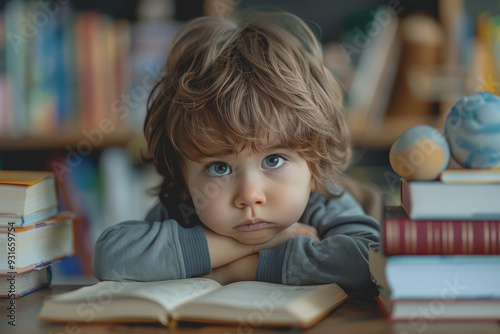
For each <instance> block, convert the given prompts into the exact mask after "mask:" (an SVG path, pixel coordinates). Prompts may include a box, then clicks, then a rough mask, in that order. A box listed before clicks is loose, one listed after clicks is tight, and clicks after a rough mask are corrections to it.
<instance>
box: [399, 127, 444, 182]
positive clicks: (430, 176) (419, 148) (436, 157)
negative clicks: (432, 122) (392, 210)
mask: <svg viewBox="0 0 500 334" xmlns="http://www.w3.org/2000/svg"><path fill="white" fill-rule="evenodd" d="M389 161H390V163H391V166H392V168H393V169H394V171H395V172H396V173H397V174H398V175H399V176H401V177H403V178H405V179H407V180H434V179H436V178H437V177H438V176H439V175H440V174H441V172H442V171H443V170H444V169H445V168H446V167H447V166H448V163H449V162H450V148H449V146H448V143H447V141H446V138H445V137H444V136H443V134H442V133H441V132H440V131H439V130H437V129H435V128H433V127H431V126H428V125H417V126H414V127H411V128H409V129H408V130H406V131H405V132H403V133H402V134H401V135H400V136H399V137H398V139H396V141H395V142H394V144H393V145H392V147H391V151H390V153H389Z"/></svg>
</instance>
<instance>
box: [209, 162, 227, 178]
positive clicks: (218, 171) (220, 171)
mask: <svg viewBox="0 0 500 334" xmlns="http://www.w3.org/2000/svg"><path fill="white" fill-rule="evenodd" d="M207 172H208V173H209V174H212V175H215V176H222V175H228V174H229V173H231V167H229V165H228V164H226V163H225V162H214V163H213V164H211V165H210V166H208V168H207Z"/></svg>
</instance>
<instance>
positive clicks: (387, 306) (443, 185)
mask: <svg viewBox="0 0 500 334" xmlns="http://www.w3.org/2000/svg"><path fill="white" fill-rule="evenodd" d="M448 172H449V171H445V172H443V174H442V175H441V180H440V181H407V180H405V179H401V206H400V207H387V208H386V212H385V218H384V220H383V221H382V224H381V243H380V244H372V245H370V254H369V262H370V271H371V274H372V277H373V279H374V281H375V282H376V284H377V285H378V287H379V296H378V302H379V304H380V305H381V307H382V309H383V310H384V311H385V312H386V314H387V315H388V317H389V318H390V319H391V320H394V321H403V320H415V321H417V320H419V319H421V320H425V321H435V320H441V321H446V320H498V319H500V285H499V284H498V278H499V277H500V206H499V205H498V194H500V179H499V178H498V177H496V176H495V175H497V174H495V172H496V171H495V170H491V171H475V170H460V171H451V173H453V174H454V175H459V176H460V177H459V178H458V179H457V178H454V179H453V180H449V179H447V178H444V176H445V175H447V174H448ZM478 174H482V175H478ZM484 174H486V175H489V176H488V177H485V176H484ZM478 177H479V179H478ZM443 180H444V181H443Z"/></svg>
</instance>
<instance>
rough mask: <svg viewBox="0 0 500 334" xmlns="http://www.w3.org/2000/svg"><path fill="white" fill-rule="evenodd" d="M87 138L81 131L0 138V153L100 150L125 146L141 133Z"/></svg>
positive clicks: (118, 133)
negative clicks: (71, 149)
mask: <svg viewBox="0 0 500 334" xmlns="http://www.w3.org/2000/svg"><path fill="white" fill-rule="evenodd" d="M101 134H102V137H100V136H98V135H95V136H94V138H88V137H87V136H85V135H84V132H82V130H81V129H75V130H73V131H65V132H61V133H54V134H53V135H46V136H40V135H37V136H21V137H18V138H14V137H0V151H16V150H44V149H65V148H66V147H67V146H69V147H72V148H75V149H78V148H79V149H81V150H88V149H89V147H90V148H92V149H102V148H106V147H111V146H126V145H128V144H129V143H130V142H132V141H133V140H136V139H137V138H138V137H141V136H142V133H140V132H138V131H136V130H132V129H128V128H127V129H120V130H115V131H113V132H110V133H102V132H101Z"/></svg>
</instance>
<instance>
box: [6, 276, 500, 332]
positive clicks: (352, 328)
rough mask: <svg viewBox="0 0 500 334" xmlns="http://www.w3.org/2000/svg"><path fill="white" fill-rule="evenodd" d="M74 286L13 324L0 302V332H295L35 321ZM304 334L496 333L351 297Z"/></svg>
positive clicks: (35, 298)
mask: <svg viewBox="0 0 500 334" xmlns="http://www.w3.org/2000/svg"><path fill="white" fill-rule="evenodd" d="M79 287H80V286H76V285H53V286H50V287H46V288H43V289H40V290H38V291H36V292H33V293H31V294H29V295H26V296H24V297H22V298H20V299H16V300H15V324H16V326H15V327H14V326H11V325H9V324H8V321H9V319H8V318H7V314H8V312H9V311H8V310H7V308H8V307H9V305H10V300H8V299H1V300H0V333H1V334H8V333H19V334H21V333H22V334H24V333H26V334H37V333H51V334H81V333H97V334H99V333H141V334H142V333H145V334H148V333H237V334H254V333H255V334H258V333H282V334H285V333H298V332H301V331H300V329H298V328H277V329H274V328H250V327H240V328H238V327H237V326H219V325H204V324H193V323H180V324H179V326H178V327H177V328H170V329H169V328H166V327H163V326H161V325H154V324H153V325H150V324H146V325H145V324H132V325H131V324H113V325H90V324H85V325H84V324H79V325H75V324H71V323H68V324H64V323H63V324H52V323H44V322H40V321H38V320H37V314H38V311H39V310H40V308H41V306H42V302H43V299H44V298H45V297H47V296H50V295H53V294H59V293H63V292H68V291H71V290H74V289H77V288H79ZM303 332H304V333H339V334H350V333H353V334H364V333H367V334H370V333H394V334H410V333H415V334H431V333H454V334H455V333H474V334H481V333H484V334H486V333H488V334H489V333H498V334H500V324H499V323H498V322H477V323H474V322H472V323H471V322H453V323H446V322H442V323H435V322H428V323H423V322H419V323H410V322H401V323H391V322H390V321H388V320H387V319H386V318H385V317H384V315H383V313H382V312H381V310H380V309H379V307H378V305H377V303H376V301H375V300H374V299H371V298H370V299H360V298H351V299H350V300H348V301H347V302H345V303H344V304H342V305H341V306H340V307H339V308H337V309H335V310H334V311H332V312H331V313H330V314H329V315H328V316H327V317H326V318H325V319H323V320H322V321H321V322H320V323H318V324H316V325H315V326H314V327H312V328H309V329H307V330H304V331H303Z"/></svg>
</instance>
